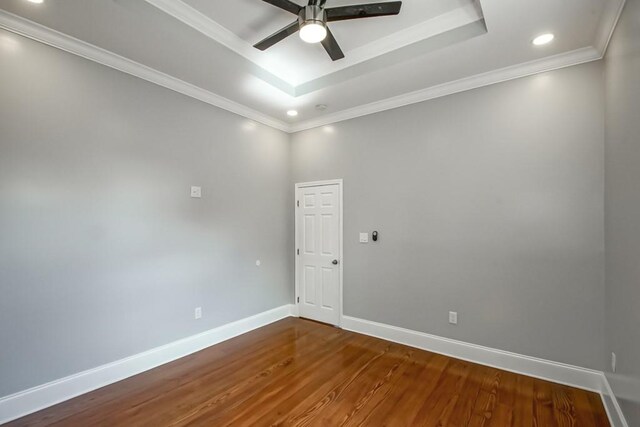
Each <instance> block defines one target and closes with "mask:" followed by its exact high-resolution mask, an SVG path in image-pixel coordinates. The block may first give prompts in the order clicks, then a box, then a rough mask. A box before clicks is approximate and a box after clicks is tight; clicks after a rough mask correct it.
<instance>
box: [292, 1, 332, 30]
mask: <svg viewBox="0 0 640 427" xmlns="http://www.w3.org/2000/svg"><path fill="white" fill-rule="evenodd" d="M326 22H327V14H326V12H325V11H324V9H323V8H321V7H320V6H305V7H303V8H302V9H300V14H298V23H299V24H300V28H302V27H303V26H305V25H307V24H319V25H322V26H323V27H324V26H326Z"/></svg>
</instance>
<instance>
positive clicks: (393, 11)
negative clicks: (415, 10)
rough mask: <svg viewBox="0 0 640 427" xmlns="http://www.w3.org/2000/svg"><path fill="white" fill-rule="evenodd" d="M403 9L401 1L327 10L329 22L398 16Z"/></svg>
mask: <svg viewBox="0 0 640 427" xmlns="http://www.w3.org/2000/svg"><path fill="white" fill-rule="evenodd" d="M401 7H402V2H401V1H390V2H386V3H371V4H359V5H353V6H340V7H332V8H329V9H325V11H326V13H327V22H333V21H345V20H347V19H359V18H374V17H376V16H389V15H397V14H398V13H400V8H401Z"/></svg>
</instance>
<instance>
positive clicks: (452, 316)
mask: <svg viewBox="0 0 640 427" xmlns="http://www.w3.org/2000/svg"><path fill="white" fill-rule="evenodd" d="M449 323H451V324H452V325H457V324H458V312H457V311H450V312H449Z"/></svg>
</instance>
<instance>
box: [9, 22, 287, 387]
mask: <svg viewBox="0 0 640 427" xmlns="http://www.w3.org/2000/svg"><path fill="white" fill-rule="evenodd" d="M0 99H2V102H0V343H1V344H0V396H3V395H7V394H9V393H12V392H16V391H18V390H22V389H25V388H27V387H30V386H34V385H38V384H41V383H44V382H47V381H49V380H53V379H57V378H60V377H63V376H65V375H69V374H72V373H75V372H78V371H81V370H84V369H87V368H92V367H95V366H98V365H100V364H103V363H107V362H111V361H114V360H116V359H119V358H122V357H125V356H129V355H132V354H135V353H137V352H140V351H144V350H146V349H149V348H152V347H155V346H158V345H162V344H166V343H169V342H171V341H173V340H176V339H179V338H183V337H185V336H189V335H192V334H195V333H198V332H200V331H204V330H207V329H210V328H213V327H215V326H217V325H220V324H224V323H227V322H230V321H233V320H236V319H240V318H243V317H246V316H249V315H252V314H256V313H258V312H261V311H264V310H268V309H271V308H274V307H277V306H280V305H283V304H288V303H291V302H292V298H293V296H292V295H293V291H292V281H293V279H292V271H293V270H292V269H293V266H292V263H291V262H290V259H291V256H290V248H291V247H292V246H293V241H292V232H291V224H292V221H293V217H292V215H291V213H292V209H291V206H292V203H293V198H292V191H291V186H290V182H291V177H290V174H289V171H290V149H289V148H290V142H289V136H288V135H286V134H284V133H282V132H280V131H276V130H273V129H271V128H268V127H265V126H262V125H259V124H255V123H252V122H250V121H248V120H246V119H243V118H241V117H239V116H236V115H234V114H231V113H228V112H225V111H222V110H219V109H216V108H214V107H211V106H208V105H206V104H203V103H200V102H198V101H195V100H193V99H190V98H187V97H184V96H182V95H179V94H177V93H174V92H171V91H169V90H166V89H163V88H160V87H158V86H155V85H153V84H150V83H147V82H144V81H142V80H140V79H137V78H134V77H131V76H128V75H126V74H123V73H121V72H118V71H114V70H111V69H109V68H106V67H103V66H100V65H97V64H95V63H93V62H89V61H86V60H83V59H81V58H78V57H76V56H73V55H70V54H67V53H64V52H62V51H60V50H57V49H53V48H51V47H48V46H45V45H42V44H39V43H36V42H33V41H30V40H28V39H24V38H20V37H17V36H15V35H12V34H10V33H6V32H3V31H0ZM191 185H201V186H202V191H203V198H202V199H200V200H198V199H191V198H189V187H190V186H191ZM256 259H260V260H262V266H261V267H259V268H258V267H256V265H255V261H256ZM197 306H201V307H202V308H203V318H202V319H201V320H198V321H196V320H194V318H193V314H194V308H195V307H197Z"/></svg>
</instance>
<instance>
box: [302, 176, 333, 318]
mask: <svg viewBox="0 0 640 427" xmlns="http://www.w3.org/2000/svg"><path fill="white" fill-rule="evenodd" d="M325 185H337V186H338V200H339V201H340V209H339V213H340V221H339V222H340V225H339V227H338V231H339V240H340V241H339V242H338V245H339V248H340V249H339V251H340V256H339V257H338V261H339V264H338V271H339V275H338V276H339V277H338V279H339V281H340V284H339V289H338V296H339V299H340V301H339V303H338V306H339V309H338V311H339V313H338V314H339V317H338V324H337V325H336V326H338V327H342V317H343V298H342V278H343V266H344V251H343V229H344V203H343V182H342V179H328V180H324V181H310V182H299V183H296V184H295V185H294V198H293V200H294V202H293V212H294V218H295V231H294V233H295V234H294V246H295V247H294V248H293V258H294V264H295V295H294V297H293V301H294V307H295V313H294V314H295V316H299V315H300V283H299V282H300V271H299V270H300V267H299V265H298V261H299V259H300V256H299V255H298V253H297V250H298V249H299V248H300V244H299V242H298V239H299V238H300V233H299V231H298V230H299V229H298V227H299V225H300V224H299V221H298V201H299V199H298V191H299V190H300V189H301V188H307V187H321V186H325Z"/></svg>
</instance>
